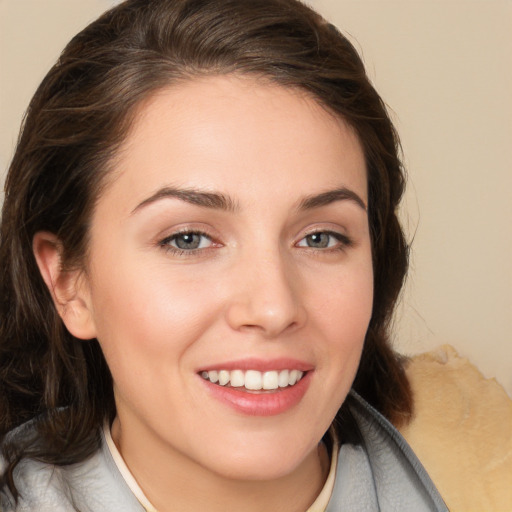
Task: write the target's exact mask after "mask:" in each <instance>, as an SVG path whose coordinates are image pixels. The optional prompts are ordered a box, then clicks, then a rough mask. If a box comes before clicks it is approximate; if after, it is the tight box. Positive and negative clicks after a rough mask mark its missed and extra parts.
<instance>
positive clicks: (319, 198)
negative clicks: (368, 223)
mask: <svg viewBox="0 0 512 512" xmlns="http://www.w3.org/2000/svg"><path fill="white" fill-rule="evenodd" d="M346 200H348V201H353V202H355V203H356V204H357V205H358V206H360V207H361V208H362V209H363V210H364V211H366V210H367V207H366V204H365V202H364V201H363V200H362V199H361V197H360V196H359V195H358V194H356V193H355V192H354V191H353V190H350V189H349V188H346V187H340V188H337V189H335V190H328V191H326V192H322V193H320V194H315V195H312V196H308V197H305V198H304V199H303V200H302V201H301V202H300V203H299V208H298V209H299V210H311V209H313V208H320V207H322V206H327V205H329V204H331V203H334V202H336V201H346Z"/></svg>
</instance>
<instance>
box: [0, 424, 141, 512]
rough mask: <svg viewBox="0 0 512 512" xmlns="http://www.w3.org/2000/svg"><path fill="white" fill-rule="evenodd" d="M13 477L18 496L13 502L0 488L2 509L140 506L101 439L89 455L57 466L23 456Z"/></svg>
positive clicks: (132, 510) (24, 431) (135, 511)
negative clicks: (75, 461) (74, 461)
mask: <svg viewBox="0 0 512 512" xmlns="http://www.w3.org/2000/svg"><path fill="white" fill-rule="evenodd" d="M30 428H31V426H30V425H23V426H22V427H20V429H19V430H18V429H16V431H14V432H13V433H12V434H10V435H15V436H24V435H28V434H30V430H29V429H30ZM0 470H2V465H1V464H0ZM13 478H14V483H15V485H16V488H17V490H18V492H19V498H18V501H17V502H15V500H14V498H13V496H12V494H11V493H10V492H9V490H8V489H7V488H6V487H5V486H4V487H3V488H2V489H0V510H2V512H14V511H16V512H28V511H34V510H37V511H38V512H68V511H69V512H71V511H73V512H75V511H76V510H80V511H81V512H109V511H112V510H123V511H125V512H141V511H143V510H144V509H143V508H142V507H141V506H140V504H139V503H138V501H137V500H136V499H135V497H134V496H133V495H132V493H131V492H130V490H129V489H128V488H127V487H126V484H125V483H124V480H123V479H122V476H121V475H120V474H119V472H118V470H117V467H116V466H115V464H114V463H113V461H112V460H111V458H110V453H109V452H108V449H107V448H106V446H105V443H104V442H102V445H101V447H100V448H99V449H98V450H97V451H96V452H95V453H94V454H93V455H92V456H91V457H89V458H88V459H86V460H84V461H82V462H79V463H76V464H70V465H66V466H57V465H53V464H46V463H43V462H39V461H36V460H33V459H23V460H21V461H20V462H19V463H18V465H17V466H16V468H15V470H14V474H13Z"/></svg>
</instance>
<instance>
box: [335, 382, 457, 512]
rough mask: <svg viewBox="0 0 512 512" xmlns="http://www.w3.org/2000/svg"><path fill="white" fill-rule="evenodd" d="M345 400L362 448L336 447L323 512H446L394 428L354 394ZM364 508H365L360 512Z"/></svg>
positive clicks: (434, 489) (427, 479)
mask: <svg viewBox="0 0 512 512" xmlns="http://www.w3.org/2000/svg"><path fill="white" fill-rule="evenodd" d="M347 400H348V404H349V410H350V413H351V414H352V416H353V419H354V421H355V423H356V425H357V429H358V431H359V434H360V437H361V442H360V443H358V444H351V443H345V444H342V445H341V447H340V450H339V454H338V470H337V474H336V483H335V487H334V491H333V495H332V498H331V502H330V504H329V505H330V508H328V509H327V512H331V511H335V510H338V509H339V507H345V508H346V509H347V510H352V509H354V510H355V509H357V510H363V509H364V510H366V509H368V510H375V509H379V510H382V511H387V510H414V511H417V512H420V511H425V512H427V511H447V510H448V509H447V508H446V505H445V504H444V502H443V500H442V498H441V496H440V494H439V493H438V491H437V489H436V488H435V486H434V484H433V483H432V481H431V479H430V477H429V476H428V474H427V472H426V471H425V469H424V468H423V466H422V465H421V463H420V461H419V460H418V458H417V457H416V456H415V454H414V452H413V451H412V449H411V448H410V447H409V445H408V444H407V442H406V441H405V440H404V439H403V437H402V436H401V435H400V433H399V432H398V431H397V430H396V429H395V427H393V425H391V423H390V422H389V421H388V420H386V418H384V417H383V416H382V415H381V414H380V413H379V412H377V411H376V410H375V409H374V408H373V407H371V406H370V405H369V404H368V403H367V402H366V401H364V400H363V399H362V398H361V397H360V396H359V395H357V394H356V393H354V392H351V394H350V395H349V397H348V399H347ZM363 503H364V504H365V506H366V508H365V506H363V507H362V508H361V505H362V504H363ZM353 507H355V508H353Z"/></svg>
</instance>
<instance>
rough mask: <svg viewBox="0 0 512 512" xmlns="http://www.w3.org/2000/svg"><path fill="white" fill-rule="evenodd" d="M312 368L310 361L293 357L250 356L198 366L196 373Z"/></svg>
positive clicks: (302, 369) (301, 369)
mask: <svg viewBox="0 0 512 512" xmlns="http://www.w3.org/2000/svg"><path fill="white" fill-rule="evenodd" d="M312 369H313V365H312V364H311V363H307V362H305V361H300V360H299V359H294V358H288V357H282V358H277V359H258V358H253V357H250V358H246V359H237V360H232V361H224V362H222V363H213V364H209V365H207V366H202V367H201V368H198V370H197V373H201V372H204V371H206V372H207V371H212V370H217V371H218V370H256V371H260V372H269V371H273V370H275V371H280V370H300V371H302V372H307V371H309V370H312Z"/></svg>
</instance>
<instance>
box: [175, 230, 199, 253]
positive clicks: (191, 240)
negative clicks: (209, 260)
mask: <svg viewBox="0 0 512 512" xmlns="http://www.w3.org/2000/svg"><path fill="white" fill-rule="evenodd" d="M174 243H175V244H176V247H178V249H197V248H198V247H199V245H200V244H201V235H198V234H197V233H183V234H181V235H179V236H177V237H176V238H175V241H174Z"/></svg>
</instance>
